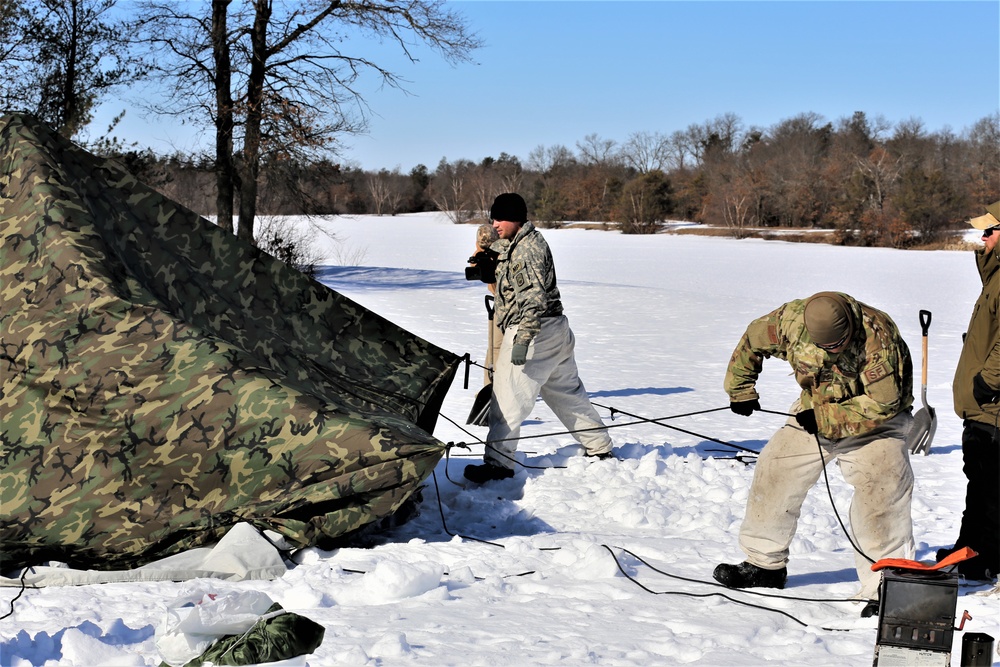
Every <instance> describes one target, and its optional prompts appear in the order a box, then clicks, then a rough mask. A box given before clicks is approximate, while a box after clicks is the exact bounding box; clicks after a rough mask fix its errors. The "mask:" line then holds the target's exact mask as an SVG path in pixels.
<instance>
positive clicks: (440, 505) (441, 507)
mask: <svg viewBox="0 0 1000 667" xmlns="http://www.w3.org/2000/svg"><path fill="white" fill-rule="evenodd" d="M431 477H433V478H434V491H435V492H436V493H437V503H438V512H439V513H440V514H441V527H442V528H444V532H445V533H447V534H448V535H449V536H451V537H461V538H462V539H463V540H472V541H473V542H482V543H483V544H489V545H491V546H494V547H500V548H501V549H506V547H505V546H504V545H502V544H497V543H496V542H490V541H489V540H481V539H479V538H478V537H469V536H468V535H459V534H458V533H453V532H451V531H450V530H448V524H447V522H446V521H445V520H444V504H443V503H442V502H441V489H440V487H439V486H438V481H437V473H436V472H434V471H433V470H432V471H431Z"/></svg>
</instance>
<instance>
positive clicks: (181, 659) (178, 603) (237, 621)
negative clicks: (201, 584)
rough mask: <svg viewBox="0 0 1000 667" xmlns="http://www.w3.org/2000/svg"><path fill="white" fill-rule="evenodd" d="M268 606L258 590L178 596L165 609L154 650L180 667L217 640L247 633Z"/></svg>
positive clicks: (269, 604)
mask: <svg viewBox="0 0 1000 667" xmlns="http://www.w3.org/2000/svg"><path fill="white" fill-rule="evenodd" d="M272 604H274V601H273V600H271V598H269V597H268V596H267V595H266V594H264V593H261V592H260V591H238V592H231V593H221V594H216V593H211V592H209V591H199V592H197V593H193V594H191V595H186V596H182V597H179V598H177V599H176V600H174V601H173V602H171V603H170V604H169V605H168V606H167V613H166V616H164V618H163V624H162V625H161V627H160V632H158V633H157V635H158V636H157V638H156V648H157V650H159V652H160V657H161V658H162V659H163V661H164V662H166V663H167V664H168V665H173V667H180V666H181V665H183V664H184V663H186V662H188V661H189V660H191V659H192V658H197V657H198V656H199V655H201V654H202V653H204V652H205V650H206V649H208V647H209V646H211V645H212V644H214V643H215V642H216V641H217V640H218V639H219V638H221V637H224V636H226V635H237V634H242V633H244V632H246V631H247V630H249V629H250V628H251V627H253V625H254V623H256V622H257V621H258V620H259V619H260V617H261V616H262V615H264V613H266V612H267V610H268V608H269V607H270V606H271V605H272Z"/></svg>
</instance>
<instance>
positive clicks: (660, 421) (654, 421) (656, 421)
mask: <svg viewBox="0 0 1000 667" xmlns="http://www.w3.org/2000/svg"><path fill="white" fill-rule="evenodd" d="M591 402H592V403H593V401H591ZM594 405H596V406H597V407H599V408H604V409H605V410H610V411H611V413H612V419H614V413H615V412H620V413H621V414H623V415H626V416H627V417H632V418H634V419H639V420H641V422H640V423H646V422H648V423H652V424H656V425H657V426H662V427H664V428H670V429H673V430H675V431H680V432H681V433H687V434H688V435H693V436H695V437H697V438H701V439H703V440H708V441H709V442H714V443H717V444H720V445H725V446H726V447H732V448H733V449H739V450H741V451H744V452H749V453H751V454H760V452H759V451H757V450H756V449H750V448H749V447H742V446H740V445H734V444H733V443H731V442H726V441H725V440H718V439H717V438H712V437H709V436H707V435H702V434H701V433H695V432H694V431H689V430H687V429H683V428H680V427H678V426H673V425H672V424H664V423H663V421H664V420H667V419H676V418H678V417H690V416H691V415H703V414H708V413H710V412H719V411H720V410H728V409H729V407H728V406H726V407H721V408H711V409H709V410H700V411H697V412H688V413H685V414H683V415H675V416H672V417H660V418H659V419H646V418H644V417H640V416H639V415H634V414H632V413H630V412H625V411H624V410H619V409H618V408H615V407H612V406H608V405H601V404H600V403H594Z"/></svg>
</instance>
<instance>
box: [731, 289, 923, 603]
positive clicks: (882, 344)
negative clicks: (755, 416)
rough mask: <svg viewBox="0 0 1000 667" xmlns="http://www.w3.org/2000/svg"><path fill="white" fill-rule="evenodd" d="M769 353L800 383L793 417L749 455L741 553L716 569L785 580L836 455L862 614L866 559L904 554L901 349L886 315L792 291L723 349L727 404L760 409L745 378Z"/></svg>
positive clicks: (739, 582)
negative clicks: (804, 517) (803, 518)
mask: <svg viewBox="0 0 1000 667" xmlns="http://www.w3.org/2000/svg"><path fill="white" fill-rule="evenodd" d="M767 357H778V358H779V359H784V360H785V361H787V362H788V363H789V364H790V365H791V367H792V370H793V372H794V374H795V379H796V381H797V382H798V384H799V386H800V387H802V392H801V394H800V395H799V398H798V400H796V402H795V403H794V404H793V406H792V413H793V415H794V416H793V417H790V418H789V419H788V421H787V422H786V424H785V425H784V426H783V427H782V428H781V429H779V430H778V431H777V432H776V433H775V434H774V435H773V436H772V437H771V439H770V440H769V441H768V443H767V445H766V446H765V447H764V449H763V450H762V451H761V454H760V457H759V458H758V460H757V465H756V469H755V471H754V477H753V483H752V484H751V487H750V495H749V497H748V499H747V508H746V515H745V517H744V520H743V525H742V527H741V528H740V538H739V543H740V548H741V549H742V550H743V551H744V552H745V553H746V554H747V560H746V561H745V562H743V563H741V564H739V565H727V564H721V565H719V566H718V567H717V568H716V570H715V573H714V576H715V578H716V579H717V580H718V581H720V582H721V583H723V584H725V585H727V586H730V587H731V588H746V587H752V586H768V587H772V588H784V585H785V580H786V577H787V570H786V565H787V563H788V546H789V544H790V543H791V541H792V537H793V536H794V534H795V529H796V523H797V521H798V517H799V512H800V509H801V506H802V502H803V500H804V499H805V497H806V494H807V492H808V491H809V489H810V488H811V487H812V486H813V484H815V483H816V481H817V480H818V479H819V476H820V474H821V473H822V472H823V468H824V467H825V464H826V463H829V462H830V461H831V460H833V459H837V463H838V467H839V468H840V470H841V472H842V473H843V475H844V478H845V479H846V480H847V482H848V483H849V484H851V486H852V487H853V488H854V498H853V500H852V502H851V509H850V524H851V532H852V533H853V535H854V543H855V544H856V545H857V549H856V550H859V551H860V552H861V553H858V554H856V555H855V565H856V568H857V571H858V577H859V579H860V580H861V591H860V594H859V596H858V597H859V598H860V599H867V600H869V601H872V602H870V603H869V604H868V605H866V607H865V611H863V612H862V614H863V615H866V616H867V615H871V614H872V613H875V612H877V609H878V607H877V603H875V602H874V600H876V599H877V598H878V588H879V582H880V575H879V574H878V573H877V572H872V571H871V568H870V566H871V563H872V562H873V561H878V560H880V559H882V558H912V557H913V552H914V544H913V527H912V522H911V518H910V499H911V494H912V490H913V472H912V470H911V469H910V461H909V451H908V449H907V446H906V442H905V437H906V434H907V432H908V431H909V429H910V426H911V425H912V422H913V418H912V416H911V414H910V410H911V406H912V405H913V392H912V384H913V367H912V362H911V360H910V352H909V348H907V346H906V342H905V341H904V340H903V338H902V337H901V336H900V334H899V331H898V329H897V328H896V325H895V324H894V323H893V321H892V320H891V319H890V318H889V316H888V315H886V314H885V313H883V312H881V311H879V310H876V309H875V308H872V307H871V306H867V305H865V304H863V303H861V302H859V301H856V300H855V299H853V298H851V297H850V296H847V295H846V294H842V293H840V292H820V293H819V294H816V295H813V296H812V297H810V298H809V299H800V300H795V301H791V302H789V303H786V304H784V305H783V306H781V307H780V308H778V309H777V310H775V311H773V312H771V313H769V314H767V315H765V316H764V317H761V318H759V319H757V320H755V321H753V322H752V323H751V324H750V326H749V327H747V330H746V333H745V334H744V335H743V338H742V339H741V340H740V343H739V345H737V347H736V350H735V351H734V352H733V355H732V358H731V359H730V362H729V369H728V371H727V373H726V379H725V389H726V392H727V393H728V394H729V397H730V401H731V403H730V407H731V409H732V410H733V412H736V413H737V414H741V415H744V416H746V415H750V414H751V413H752V412H753V411H754V410H759V409H760V402H759V396H758V394H757V392H756V390H755V384H756V381H757V377H758V376H759V374H760V372H761V369H762V367H763V362H764V359H766V358H767ZM869 558H870V559H871V561H870V560H869Z"/></svg>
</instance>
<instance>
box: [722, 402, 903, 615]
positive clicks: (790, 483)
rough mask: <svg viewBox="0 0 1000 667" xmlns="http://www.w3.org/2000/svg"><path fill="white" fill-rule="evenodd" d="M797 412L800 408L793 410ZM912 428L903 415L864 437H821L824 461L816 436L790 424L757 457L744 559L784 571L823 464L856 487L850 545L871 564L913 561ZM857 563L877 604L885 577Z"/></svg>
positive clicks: (864, 592)
mask: <svg viewBox="0 0 1000 667" xmlns="http://www.w3.org/2000/svg"><path fill="white" fill-rule="evenodd" d="M798 409H799V408H798V405H796V406H794V407H793V410H792V411H793V412H795V411H796V410H798ZM912 422H913V417H912V416H911V415H910V413H908V412H906V413H901V414H899V415H896V416H895V417H893V418H892V419H890V420H889V421H887V422H885V423H884V424H881V425H880V426H879V427H878V428H876V429H875V430H874V431H872V432H870V433H866V434H864V435H861V436H851V437H847V438H843V439H841V440H827V439H825V438H822V437H820V438H819V443H820V445H821V446H822V450H823V460H822V461H821V459H820V447H819V446H818V445H817V442H816V441H817V438H816V436H814V435H809V434H808V433H806V432H805V431H803V430H802V428H801V427H800V426H799V425H798V424H797V423H796V421H795V419H794V418H789V419H788V421H787V422H786V424H785V425H784V426H783V427H782V428H780V429H779V430H778V431H777V432H776V433H775V434H774V435H773V436H772V437H771V439H770V440H769V441H768V443H767V445H766V446H765V447H764V449H763V450H762V451H761V453H760V457H759V458H758V459H757V465H756V469H755V470H754V476H753V483H752V484H751V486H750V497H749V498H748V499H747V508H746V516H745V517H744V519H743V525H742V526H741V528H740V548H741V549H743V551H744V552H746V554H747V561H749V562H750V563H752V564H754V565H757V566H758V567H763V568H766V569H771V570H773V569H780V568H782V567H785V566H786V564H787V563H788V546H789V544H791V541H792V537H793V536H794V535H795V529H796V525H797V523H798V519H799V513H800V511H801V509H802V503H803V501H804V500H805V497H806V494H807V493H808V491H809V489H811V488H812V486H813V485H814V484H815V483H816V481H817V480H818V479H819V477H820V475H821V474H822V472H823V464H824V463H829V462H830V461H833V460H836V462H837V467H839V468H840V472H841V474H843V476H844V479H845V480H846V481H847V483H848V484H850V485H851V486H852V487H853V488H854V497H853V499H852V501H851V506H850V513H849V517H850V524H849V526H850V530H851V533H853V537H852V540H853V542H854V543H855V544H856V545H857V546H858V547H859V548H860V549H861V551H863V552H864V553H865V554H866V555H867V556H869V557H870V558H871V559H872V560H874V561H878V560H880V559H882V558H913V555H914V544H913V523H912V520H911V517H910V500H911V496H912V493H913V471H912V469H911V468H910V459H909V451H908V449H907V447H906V442H905V439H906V434H907V432H908V431H909V429H910V426H911V425H912ZM824 495H826V494H825V493H824ZM831 511H832V509H831ZM838 511H842V510H840V509H839V508H838ZM841 517H842V518H845V519H846V518H847V517H843V514H841ZM845 523H847V522H846V521H845ZM854 561H855V567H856V569H857V571H858V579H860V581H861V590H860V592H859V593H858V597H859V598H860V599H869V600H874V599H876V598H878V589H879V583H880V581H881V574H880V573H879V572H872V570H871V563H870V562H869V561H868V559H867V558H865V557H864V556H862V555H860V554H857V553H855V558H854Z"/></svg>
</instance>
